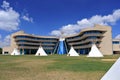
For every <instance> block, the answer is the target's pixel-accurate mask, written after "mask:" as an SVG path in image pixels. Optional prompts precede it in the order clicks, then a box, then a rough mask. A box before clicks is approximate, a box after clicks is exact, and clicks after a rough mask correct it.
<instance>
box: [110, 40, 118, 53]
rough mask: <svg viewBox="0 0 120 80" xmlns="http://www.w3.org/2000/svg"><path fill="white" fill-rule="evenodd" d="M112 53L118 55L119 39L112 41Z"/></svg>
mask: <svg viewBox="0 0 120 80" xmlns="http://www.w3.org/2000/svg"><path fill="white" fill-rule="evenodd" d="M112 43H113V53H114V54H120V39H113V42H112Z"/></svg>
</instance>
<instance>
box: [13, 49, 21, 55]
mask: <svg viewBox="0 0 120 80" xmlns="http://www.w3.org/2000/svg"><path fill="white" fill-rule="evenodd" d="M11 55H20V52H19V51H18V49H17V48H14V50H13V52H12V53H11Z"/></svg>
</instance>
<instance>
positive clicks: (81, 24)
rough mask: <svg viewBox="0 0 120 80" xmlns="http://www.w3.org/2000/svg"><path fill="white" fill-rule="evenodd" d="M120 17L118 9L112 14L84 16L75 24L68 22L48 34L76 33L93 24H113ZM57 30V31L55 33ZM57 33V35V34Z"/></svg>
mask: <svg viewBox="0 0 120 80" xmlns="http://www.w3.org/2000/svg"><path fill="white" fill-rule="evenodd" d="M119 19H120V9H117V10H115V11H113V13H112V14H108V15H104V16H101V15H94V16H92V17H91V18H89V19H87V18H84V19H82V20H79V21H77V22H76V24H68V25H66V26H62V27H61V28H60V29H58V30H53V31H51V33H50V35H55V36H61V32H62V33H64V34H63V35H71V34H76V33H78V32H79V31H80V30H81V29H84V28H88V27H93V26H94V24H100V25H115V23H116V21H118V20H119ZM55 32H57V33H55ZM58 33H59V35H58Z"/></svg>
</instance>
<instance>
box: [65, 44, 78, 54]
mask: <svg viewBox="0 0 120 80" xmlns="http://www.w3.org/2000/svg"><path fill="white" fill-rule="evenodd" d="M67 56H79V54H78V53H77V52H76V51H75V50H74V48H73V47H72V46H71V49H70V51H69V52H68V54H67Z"/></svg>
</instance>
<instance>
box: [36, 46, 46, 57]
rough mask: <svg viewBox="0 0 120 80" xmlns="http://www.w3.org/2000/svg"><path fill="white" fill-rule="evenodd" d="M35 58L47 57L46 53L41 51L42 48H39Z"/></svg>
mask: <svg viewBox="0 0 120 80" xmlns="http://www.w3.org/2000/svg"><path fill="white" fill-rule="evenodd" d="M35 56H47V54H46V52H45V51H44V50H43V48H42V46H40V47H39V49H38V50H37V53H36V54H35Z"/></svg>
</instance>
